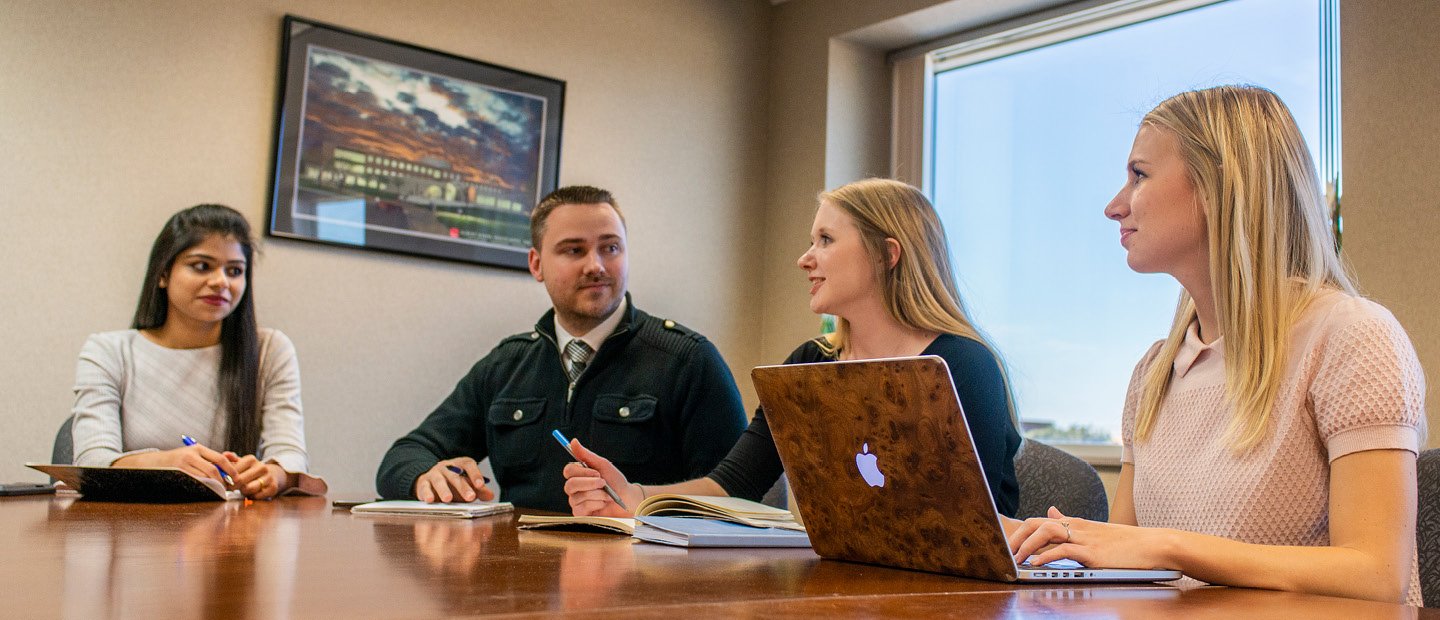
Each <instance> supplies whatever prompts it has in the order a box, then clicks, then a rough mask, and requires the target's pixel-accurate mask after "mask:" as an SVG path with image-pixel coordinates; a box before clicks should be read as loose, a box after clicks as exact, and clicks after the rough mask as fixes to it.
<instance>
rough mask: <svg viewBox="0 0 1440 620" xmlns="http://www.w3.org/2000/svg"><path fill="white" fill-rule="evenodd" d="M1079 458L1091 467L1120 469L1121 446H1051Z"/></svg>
mask: <svg viewBox="0 0 1440 620" xmlns="http://www.w3.org/2000/svg"><path fill="white" fill-rule="evenodd" d="M1050 445H1052V446H1055V447H1056V448H1059V449H1061V450H1064V451H1066V452H1068V453H1070V454H1071V455H1073V456H1075V457H1077V458H1079V459H1080V460H1082V461H1085V462H1086V463H1089V464H1090V466H1091V467H1097V468H1098V467H1110V468H1119V467H1120V450H1121V448H1120V446H1119V445H1117V444H1094V443H1053V444H1050Z"/></svg>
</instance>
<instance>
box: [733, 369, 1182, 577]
mask: <svg viewBox="0 0 1440 620" xmlns="http://www.w3.org/2000/svg"><path fill="white" fill-rule="evenodd" d="M751 377H752V378H753V379H754V381H755V390H756V392H758V394H759V396H760V405H761V406H762V407H764V408H765V417H766V419H767V420H769V423H770V430H771V434H772V435H773V436H774V438H775V447H776V448H777V449H778V451H779V453H780V460H781V461H783V462H784V464H785V472H786V473H787V475H788V476H789V477H790V487H791V489H793V491H794V493H795V501H796V503H797V504H798V505H799V509H800V516H801V517H802V519H803V520H804V523H805V528H806V531H808V532H809V533H810V542H811V545H812V546H813V547H814V549H815V552H816V553H817V554H819V555H820V556H821V557H824V558H831V559H837V560H849V561H854V562H865V563H869V564H880V565H883V566H893V567H899V568H908V569H915V570H922V571H929V572H935V573H947V574H952V575H959V576H962V577H972V578H977V579H988V580H992V581H1005V582H1013V581H1020V582H1026V581H1029V582H1035V581H1039V582H1047V583H1053V582H1056V581H1069V582H1074V581H1086V582H1093V581H1130V582H1136V581H1139V582H1145V581H1168V580H1172V579H1178V578H1180V576H1181V575H1180V572H1179V571H1174V570H1135V569H1103V568H1091V567H1087V566H1081V565H1080V564H1078V563H1076V562H1073V561H1069V560H1063V561H1061V562H1052V563H1050V564H1046V565H1042V566H1030V565H1029V564H1028V563H1026V564H1022V565H1019V566H1017V565H1016V564H1015V561H1014V558H1013V557H1012V556H1011V555H1010V549H1009V546H1008V545H1007V543H1006V541H1005V534H1004V529H1003V528H1002V527H1001V525H1000V518H999V513H998V512H997V511H996V510H995V502H994V499H993V498H992V497H991V496H990V485H988V484H986V481H985V472H984V471H983V470H982V469H981V467H980V459H979V457H978V456H977V455H976V453H975V446H974V444H973V443H972V442H971V440H970V430H969V427H968V426H966V424H965V413H964V411H962V410H961V408H960V399H959V397H958V396H956V393H955V386H954V384H953V383H952V382H951V380H950V369H949V368H948V367H947V366H946V364H945V360H943V359H941V358H939V357H936V356H924V357H908V358H891V359H881V360H861V361H851V362H825V363H818V364H791V365H784V366H761V367H758V368H756V369H754V370H753V371H752V372H751Z"/></svg>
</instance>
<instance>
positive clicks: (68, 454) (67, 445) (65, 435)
mask: <svg viewBox="0 0 1440 620" xmlns="http://www.w3.org/2000/svg"><path fill="white" fill-rule="evenodd" d="M74 421H75V418H73V417H68V416H67V417H66V418H65V423H64V424H61V425H60V430H59V431H57V432H56V433H55V447H54V448H52V449H51V451H50V463H51V464H54V465H70V464H71V462H72V461H73V460H74V458H75V455H74V450H75V442H74V438H73V437H71V435H70V425H71V424H73V423H74Z"/></svg>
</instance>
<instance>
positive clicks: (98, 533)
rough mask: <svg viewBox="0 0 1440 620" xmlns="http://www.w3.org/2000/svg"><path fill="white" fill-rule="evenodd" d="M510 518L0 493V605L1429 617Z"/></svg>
mask: <svg viewBox="0 0 1440 620" xmlns="http://www.w3.org/2000/svg"><path fill="white" fill-rule="evenodd" d="M513 519H514V515H498V516H494V517H487V518H482V519H475V520H448V519H433V518H429V519H427V518H406V517H356V516H352V515H351V514H350V513H349V511H348V510H335V509H332V508H331V507H330V505H329V504H328V503H327V501H326V500H325V499H324V498H294V497H287V498H281V499H278V500H275V501H271V502H254V503H242V502H227V503H218V502H215V503H198V504H170V505H153V504H119V503H103V502H86V501H77V500H76V499H74V498H73V497H72V498H63V497H62V498H45V497H15V498H0V550H3V552H4V558H5V561H4V562H3V563H0V583H3V584H4V596H3V599H4V606H5V607H4V608H5V615H6V616H7V617H16V618H21V617H24V618H30V617H64V618H130V617H135V618H163V619H165V620H181V619H187V618H223V619H224V620H236V619H242V618H325V619H327V620H333V619H335V618H350V617H366V618H410V617H414V618H421V617H423V618H434V617H453V616H471V615H480V614H493V613H512V614H515V613H518V614H525V613H533V614H537V615H546V614H554V613H557V612H561V613H575V612H584V613H585V614H586V615H598V616H613V617H627V618H629V617H655V618H659V617H666V618H673V617H681V618H686V617H691V616H694V617H701V616H727V617H772V616H776V615H802V616H854V615H864V616H881V617H889V616H902V617H903V616H925V617H929V616H935V615H958V616H965V617H1016V616H1044V617H1049V616H1073V615H1078V616H1083V617H1087V618H1110V617H1115V618H1121V617H1153V616H1158V615H1183V616H1186V617H1192V616H1200V617H1206V616H1214V617H1221V616H1225V617H1230V616H1236V615H1244V616H1247V617H1267V616H1282V615H1283V616H1287V617H1294V616H1304V617H1322V618H1323V617H1335V618H1345V619H1346V620H1352V619H1353V618H1360V617H1366V618H1369V617H1380V618H1414V617H1421V616H1433V617H1440V614H1432V613H1431V612H1429V611H1428V610H1417V609H1415V608H1407V607H1403V606H1400V605H1386V604H1381V603H1370V602H1364V601H1348V600H1343V599H1334V598H1327V597H1318V596H1305V595H1297V594H1285V593H1278V592H1267V591H1262V590H1242V589H1230V588H1202V589H1198V590H1187V591H1180V590H1176V589H1175V588H1172V587H1169V586H1163V585H1161V586H1153V585H1097V586H1088V587H1073V586H1068V587H1067V586H1051V585H1040V586H1026V585H1012V584H1001V583H992V582H985V581H976V580H970V579H961V578H956V577H949V576H944V575H934V574H929V573H921V572H914V571H905V570H896V569H889V568H883V567H879V566H869V565H863V564H852V563H847V562H835V561H828V560H820V559H819V558H818V557H816V556H815V555H814V554H813V553H812V552H811V551H810V550H808V549H696V550H686V549H682V548H676V547H666V546H662V545H653V544H645V543H638V544H637V543H632V542H631V541H630V539H628V538H625V537H620V536H611V535H602V534H577V533H562V532H543V531H524V530H517V529H516V528H515V527H514V523H513Z"/></svg>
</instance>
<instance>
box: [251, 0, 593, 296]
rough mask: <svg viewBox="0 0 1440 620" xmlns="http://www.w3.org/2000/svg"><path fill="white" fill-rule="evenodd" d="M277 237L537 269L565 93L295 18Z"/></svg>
mask: <svg viewBox="0 0 1440 620" xmlns="http://www.w3.org/2000/svg"><path fill="white" fill-rule="evenodd" d="M283 34H284V43H283V44H282V48H281V63H280V76H281V77H280V97H279V102H278V104H277V112H276V121H275V122H276V128H275V141H276V149H275V168H274V179H273V181H274V182H273V184H272V193H271V196H272V197H271V202H270V226H269V233H270V234H271V235H274V236H278V237H289V238H295V239H306V240H310V241H316V242H320V243H328V244H336V245H345V246H354V247H363V248H373V249H378V250H386V251H391V252H403V253H406V254H417V255H422V256H432V257H436V258H444V259H450V260H459V261H467V262H473V263H481V264H486V265H496V266H500V267H509V268H515V269H525V268H526V252H527V250H528V249H529V248H530V211H531V209H533V208H534V206H535V203H536V202H537V201H539V199H540V198H541V197H542V196H544V195H545V194H546V193H548V192H550V191H551V190H554V189H555V184H556V180H557V179H558V178H559V175H558V168H559V165H560V118H561V109H562V107H563V105H564V97H565V83H564V82H561V81H559V80H555V79H551V78H548V77H544V76H539V75H535V74H532V73H526V72H523V71H517V70H515V69H510V68H506V67H501V66H498V65H493V64H489V63H485V62H480V61H477V60H471V59H468V58H462V57H459V56H455V55H453V54H447V53H444V52H439V51H435V50H430V49H425V48H422V47H418V46H415V45H410V44H406V43H401V42H398V41H392V40H389V39H383V38H380V37H376V36H372V35H367V34H361V33H357V32H352V31H349V30H345V29H343V28H337V27H335V26H330V25H326V24H321V23H317V22H313V21H308V20H305V19H301V18H297V17H294V16H286V17H285V22H284V28H283Z"/></svg>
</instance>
